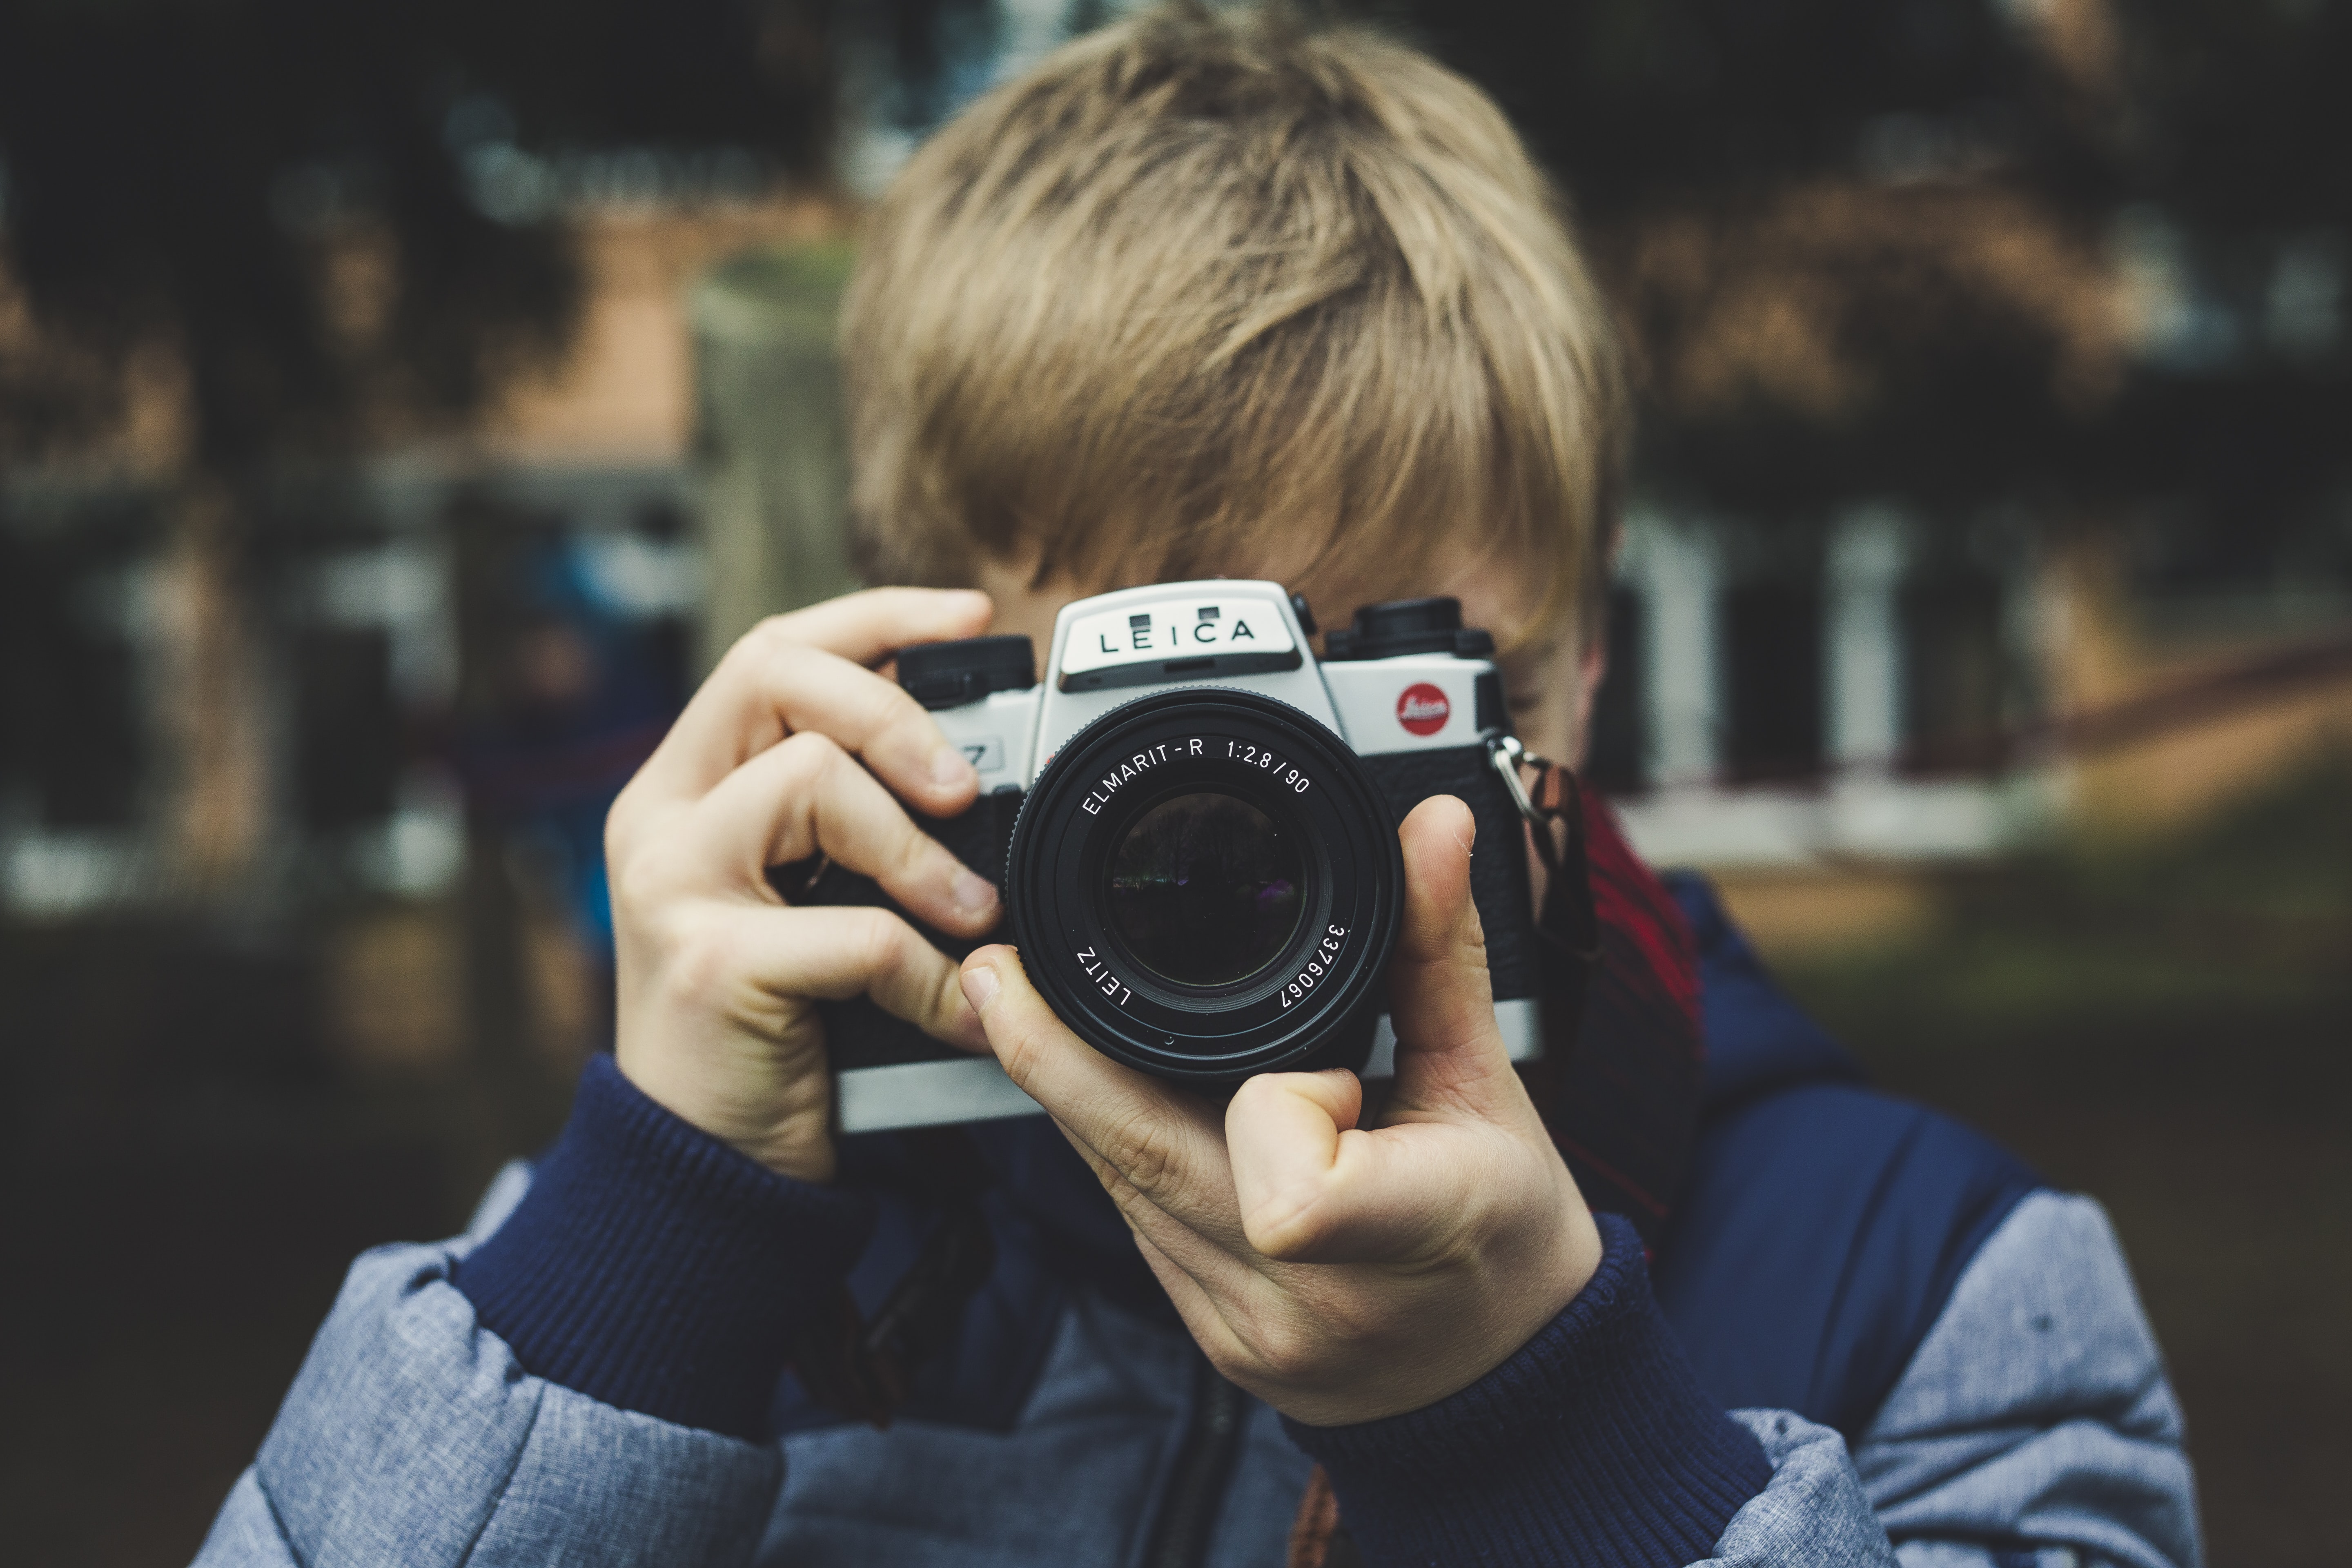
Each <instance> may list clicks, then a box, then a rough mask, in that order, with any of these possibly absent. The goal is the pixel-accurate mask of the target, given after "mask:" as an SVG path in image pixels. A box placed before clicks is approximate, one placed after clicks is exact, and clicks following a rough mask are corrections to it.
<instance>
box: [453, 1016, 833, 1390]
mask: <svg viewBox="0 0 2352 1568" xmlns="http://www.w3.org/2000/svg"><path fill="white" fill-rule="evenodd" d="M872 1225H873V1208H872V1204H871V1202H870V1200H868V1199H867V1198H866V1197H865V1196H863V1195H862V1194H856V1193H854V1192H849V1191H844V1190H840V1189H835V1188H829V1187H819V1186H814V1185H811V1184H807V1183H803V1182H798V1181H792V1180H788V1179H786V1178H784V1177H782V1176H779V1175H777V1174H776V1173H773V1172H772V1171H770V1170H768V1169H765V1168H764V1167H761V1166H760V1165H757V1164H755V1163H752V1162H751V1161H750V1160H747V1159H745V1158H744V1157H743V1156H742V1155H741V1154H740V1152H737V1151H735V1150H734V1149H731V1148H729V1147H727V1146H726V1145H725V1144H723V1143H721V1142H719V1141H717V1140H715V1139H713V1138H710V1137H709V1136H708V1135H707V1134H705V1133H704V1132H702V1131H699V1130H698V1129H696V1128H694V1127H692V1126H690V1125H688V1124H687V1123H686V1122H684V1121H680V1120H679V1119H678V1118H677V1117H676V1116H674V1115H672V1114H671V1113H670V1112H669V1111H667V1110H665V1109H663V1108H662V1107H661V1106H660V1105H658V1104H657V1103H656V1102H654V1101H653V1100H650V1099H648V1098H647V1097H646V1096H645V1095H643V1094H642V1093H640V1092H639V1091H638V1090H637V1089H635V1087H634V1086H633V1085H632V1084H631V1083H630V1082H629V1080H628V1079H626V1078H625V1076H624V1075H623V1074H622V1073H621V1072H620V1071H618V1070H617V1069H616V1068H615V1067H614V1063H613V1062H612V1060H611V1059H610V1058H603V1057H597V1058H591V1059H590V1061H589V1064H588V1068H587V1069H586V1071H584V1072H583V1074H582V1075H581V1083H580V1091H579V1095H578V1098H577V1099H576V1100H575V1101H574V1103H573V1108H572V1120H571V1121H570V1122H569V1123H568V1124H567V1125H566V1126H565V1128H564V1132H563V1136H562V1139H560V1140H559V1141H558V1142H557V1143H556V1145H555V1147H554V1148H553V1149H552V1150H551V1151H550V1152H549V1153H548V1154H547V1156H546V1157H545V1158H544V1159H542V1160H541V1161H540V1162H539V1163H538V1164H537V1165H536V1167H535V1168H534V1170H533V1172H532V1175H531V1184H530V1189H529V1190H528V1191H527V1192H526V1193H525V1194H523V1197H522V1200H521V1202H520V1203H519V1204H518V1205H516V1207H515V1210H514V1212H513V1213H512V1214H511V1215H509V1216H508V1217H507V1219H506V1221H505V1222H504V1223H503V1224H502V1225H500V1226H499V1228H498V1229H497V1230H496V1231H495V1232H493V1233H492V1235H491V1236H490V1237H489V1239H488V1240H487V1241H485V1242H484V1243H483V1244H482V1245H481V1246H480V1247H478V1248H476V1249H475V1250H474V1251H473V1252H472V1253H470V1254H468V1255H467V1256H466V1257H464V1258H461V1259H460V1260H459V1261H458V1264H457V1270H456V1274H455V1283H456V1285H457V1289H459V1290H460V1291H461V1292H463V1293H464V1294H465V1295H466V1296H467V1298H468V1299H469V1300H471V1301H472V1302H473V1304H474V1309H475V1313H476V1317H477V1320H478V1321H479V1323H480V1324H481V1326H482V1327H483V1328H484V1329H486V1330H488V1331H490V1332H492V1333H495V1334H497V1335H498V1336H499V1338H500V1339H502V1340H504V1341H505V1342H507V1344H508V1346H509V1348H510V1349H512V1350H513V1352H514V1353H515V1357H516V1360H517V1361H519V1362H520V1363H521V1364H522V1366H523V1367H524V1368H525V1369H526V1370H528V1371H530V1372H531V1373H535V1374H537V1375H539V1376H541V1377H544V1378H546V1379H548V1380H549V1381H550V1382H552V1383H557V1384H562V1385H564V1386H565V1387H568V1388H572V1389H574V1390H576V1391H578V1392H580V1393H583V1394H588V1395H589V1396H590V1397H592V1398H594V1399H598V1400H600V1401H602V1402H603V1403H604V1404H607V1405H614V1406H615V1407H617V1408H620V1409H625V1410H635V1411H638V1412H640V1413H642V1414H645V1415H654V1416H658V1417H660V1418H662V1419H664V1420H667V1421H671V1422H675V1423H677V1424H678V1425H681V1426H699V1427H704V1428H707V1429H709V1430H712V1431H717V1432H723V1433H728V1434H730V1435H732V1436H742V1437H757V1436H761V1426H762V1424H763V1422H764V1419H765V1416H766V1412H767V1408H768V1404H769V1401H770V1399H771V1397H772V1393H773V1389H774V1384H775V1382H776V1379H777V1377H778V1376H779V1375H780V1374H781V1373H782V1367H783V1363H784V1360H785V1355H786V1350H787V1347H788V1346H789V1344H790V1343H791V1341H792V1338H793V1334H794V1333H795V1331H797V1330H798V1328H799V1327H800V1325H801V1324H802V1323H803V1322H804V1321H807V1319H808V1317H809V1314H810V1313H811V1312H812V1311H814V1310H816V1309H817V1307H818V1306H819V1305H820V1304H821V1303H822V1302H823V1301H824V1300H826V1299H827V1298H829V1297H830V1296H831V1295H832V1294H833V1293H835V1291H837V1290H838V1289H839V1288H840V1284H841V1281H842V1279H844V1278H845V1275H846V1273H847V1271H848V1269H849V1267H850V1265H851V1264H852V1263H853V1262H854V1261H855V1260H856V1257H857V1254H858V1253H859V1252H860V1251H861V1250H862V1249H863V1248H864V1247H865V1243H866V1236H867V1234H868V1233H869V1231H870V1230H871V1228H872Z"/></svg>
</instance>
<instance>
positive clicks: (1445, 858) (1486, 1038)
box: [1385, 795, 1535, 1122]
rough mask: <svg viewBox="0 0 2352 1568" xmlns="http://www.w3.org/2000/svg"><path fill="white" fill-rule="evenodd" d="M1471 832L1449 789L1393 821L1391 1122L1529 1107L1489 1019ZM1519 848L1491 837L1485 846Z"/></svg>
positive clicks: (1511, 1113) (1490, 987)
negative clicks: (1397, 907)
mask: <svg viewBox="0 0 2352 1568" xmlns="http://www.w3.org/2000/svg"><path fill="white" fill-rule="evenodd" d="M1477 832H1478V828H1477V823H1476V821H1475V818H1473V817H1472V816H1471V815H1470V808H1469V807H1468V806H1466V805H1463V804H1462V802H1460V801H1459V800H1456V799H1455V798H1454V796H1452V795H1432V796H1431V797H1430V798H1429V799H1427V800H1424V801H1423V802H1422V803H1421V804H1420V805H1417V806H1415V807H1413V808H1412V814H1411V815H1410V816H1407V817H1406V818H1405V819H1404V825H1403V826H1402V827H1400V828H1399V829H1398V830H1397V837H1398V838H1399V840H1400V841H1401V844H1402V849H1403V852H1404V883H1405V897H1404V914H1403V919H1402V922H1401V923H1400V925H1399V928H1398V931H1397V946H1396V956H1395V958H1394V960H1393V961H1392V962H1391V964H1390V967H1389V1016H1390V1021H1391V1023H1392V1024H1393V1025H1394V1026H1395V1029H1396V1037H1397V1049H1396V1090H1395V1093H1394V1094H1393V1095H1392V1096H1391V1099H1390V1101H1389V1107H1388V1111H1387V1115H1386V1117H1385V1120H1386V1121H1390V1122H1396V1121H1426V1120H1433V1119H1447V1120H1452V1119H1456V1118H1460V1117H1465V1116H1468V1117H1475V1118H1477V1119H1478V1120H1482V1121H1494V1120H1514V1119H1517V1118H1518V1117H1520V1116H1522V1115H1525V1116H1530V1117H1531V1116H1533V1115H1534V1114H1535V1108H1534V1106H1533V1104H1532V1103H1531V1102H1530V1101H1529V1100H1528V1095H1527V1089H1526V1088H1525V1086H1523V1085H1522V1084H1521V1083H1520V1082H1519V1075H1518V1074H1517V1072H1515V1071H1514V1070H1513V1069H1512V1067H1511V1060H1510V1054H1509V1052H1508V1050H1507V1048H1506V1047H1504V1044H1503V1034H1502V1030H1501V1029H1500V1027H1498V1026H1496V1022H1495V988H1494V984H1493V980H1492V978H1491V977H1490V976H1489V975H1488V973H1487V972H1486V932H1485V931H1484V929H1483V928H1482V927H1481V926H1480V925H1479V922H1478V906H1477V904H1476V903H1475V901H1474V900H1473V899H1472V898H1471V895H1470V856H1471V853H1472V850H1473V847H1474V841H1475V838H1476V837H1477ZM1516 848H1517V846H1516V845H1508V844H1505V845H1496V846H1494V847H1490V848H1488V849H1486V853H1487V854H1490V855H1507V854H1510V853H1512V852H1513V851H1514V850H1515V849H1516Z"/></svg>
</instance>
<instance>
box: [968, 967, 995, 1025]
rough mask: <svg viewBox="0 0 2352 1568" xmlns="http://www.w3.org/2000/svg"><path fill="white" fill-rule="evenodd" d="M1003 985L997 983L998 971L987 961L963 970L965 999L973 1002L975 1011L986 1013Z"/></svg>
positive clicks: (972, 1007)
mask: <svg viewBox="0 0 2352 1568" xmlns="http://www.w3.org/2000/svg"><path fill="white" fill-rule="evenodd" d="M1001 989H1002V987H1001V986H1000V985H999V984H997V980H996V971H995V970H993V969H991V968H990V967H989V966H988V965H986V964H985V963H982V964H976V965H974V966H972V967H971V968H969V969H967V970H965V971H964V972H963V999H964V1000H965V1001H967V1002H969V1003H971V1010H972V1011H973V1012H975V1013H985V1012H987V1011H988V1005H989V1004H990V1003H991V1002H993V1001H995V1000H996V994H997V992H998V991H999V990H1001Z"/></svg>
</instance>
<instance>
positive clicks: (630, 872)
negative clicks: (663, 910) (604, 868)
mask: <svg viewBox="0 0 2352 1568" xmlns="http://www.w3.org/2000/svg"><path fill="white" fill-rule="evenodd" d="M607 864H608V865H609V866H610V868H611V869H610V871H609V872H608V873H607V876H608V878H609V879H610V884H611V888H612V897H613V902H614V903H615V904H617V905H619V906H620V907H621V908H622V909H625V910H629V911H631V912H632V913H635V914H640V915H642V914H644V913H646V911H649V910H654V909H656V908H658V907H659V906H660V905H661V903H662V902H663V901H664V900H666V899H667V897H668V894H669V887H668V882H669V878H668V876H667V871H666V869H665V868H664V865H663V859H662V857H660V856H658V855H653V854H646V853H637V852H630V851H624V852H623V853H622V854H621V855H619V856H616V857H614V858H611V859H610V860H608V862H607Z"/></svg>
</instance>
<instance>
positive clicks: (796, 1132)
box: [613, 1036, 837, 1185]
mask: <svg viewBox="0 0 2352 1568" xmlns="http://www.w3.org/2000/svg"><path fill="white" fill-rule="evenodd" d="M765 1049H766V1047H762V1046H760V1045H753V1044H739V1043H738V1042H735V1041H720V1042H719V1043H718V1044H716V1045H715V1046H714V1047H712V1049H711V1051H710V1053H709V1054H710V1055H712V1056H714V1057H717V1058H720V1059H722V1060H724V1059H726V1058H730V1057H737V1056H741V1057H746V1058H751V1060H750V1061H748V1062H746V1063H745V1064H743V1065H740V1066H731V1070H730V1071H727V1072H723V1073H722V1072H718V1071H713V1070H711V1069H710V1068H708V1067H706V1066H704V1065H703V1064H701V1063H699V1062H696V1061H693V1060H691V1059H688V1058H684V1057H683V1055H682V1054H681V1053H678V1052H675V1051H671V1052H664V1051H656V1050H648V1049H646V1048H643V1047H637V1046H635V1043H634V1041H633V1039H632V1038H631V1037H629V1036H624V1037H622V1038H621V1039H620V1040H619V1041H618V1042H617V1043H616V1045H615V1046H614V1053H613V1055H614V1062H615V1064H616V1065H617V1066H618V1067H619V1068H620V1070H621V1075H622V1076H623V1077H625V1078H626V1079H628V1080H629V1082H630V1084H631V1085H632V1086H633V1087H634V1088H635V1089H636V1090H637V1092H638V1093H640V1094H642V1095H644V1096H645V1097H646V1099H647V1100H652V1101H653V1102H654V1103H655V1104H656V1105H658V1106H660V1107H661V1108H662V1109H663V1110H667V1111H668V1112H669V1113H670V1114H671V1115H672V1116H675V1117H677V1119H678V1120H679V1121H683V1122H685V1123H687V1124H688V1126H690V1127H692V1128H694V1129H696V1130H697V1131H701V1132H704V1133H708V1134H709V1136H711V1137H713V1138H715V1139H717V1140H719V1142H721V1143H724V1144H726V1145H727V1146H728V1147H730V1148H731V1149H733V1150H735V1151H736V1152H738V1153H740V1154H741V1155H743V1156H744V1157H745V1158H747V1159H750V1160H752V1161H755V1162H756V1163H759V1164H761V1165H763V1166H765V1167H766V1168H767V1169H769V1170H771V1171H772V1172H774V1173H776V1174H777V1175H780V1176H785V1177H789V1178H791V1179H792V1180H793V1181H796V1182H812V1183H815V1184H818V1185H824V1184H829V1183H831V1182H832V1180H833V1178H834V1175H835V1171H836V1169H837V1162H836V1157H835V1150H834V1143H833V1086H832V1082H831V1079H829V1078H828V1076H827V1075H826V1073H825V1072H824V1067H823V1061H824V1058H823V1055H822V1053H821V1052H812V1053H809V1054H810V1055H812V1056H814V1058H815V1061H814V1064H812V1065H808V1066H803V1065H802V1064H801V1063H799V1062H797V1061H789V1062H787V1063H783V1064H778V1063H775V1062H773V1061H761V1060H760V1059H758V1058H760V1056H761V1054H762V1053H763V1052H764V1050H765Z"/></svg>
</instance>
